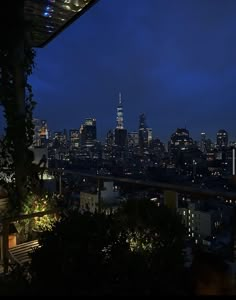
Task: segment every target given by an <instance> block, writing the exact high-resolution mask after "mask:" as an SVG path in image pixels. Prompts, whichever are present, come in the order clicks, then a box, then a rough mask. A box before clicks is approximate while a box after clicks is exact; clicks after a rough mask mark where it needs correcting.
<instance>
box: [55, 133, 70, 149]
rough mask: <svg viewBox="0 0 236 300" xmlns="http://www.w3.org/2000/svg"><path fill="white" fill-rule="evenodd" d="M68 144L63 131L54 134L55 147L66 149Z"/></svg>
mask: <svg viewBox="0 0 236 300" xmlns="http://www.w3.org/2000/svg"><path fill="white" fill-rule="evenodd" d="M66 144H67V139H66V135H65V133H64V132H62V131H55V132H54V134H53V147H54V148H60V147H65V146H66Z"/></svg>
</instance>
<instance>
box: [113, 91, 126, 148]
mask: <svg viewBox="0 0 236 300" xmlns="http://www.w3.org/2000/svg"><path fill="white" fill-rule="evenodd" d="M115 145H116V146H119V147H121V148H124V147H126V146H127V130H126V129H124V114H123V106H122V101H121V93H120V94H119V104H118V106H117V117H116V129H115Z"/></svg>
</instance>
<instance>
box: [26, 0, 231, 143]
mask: <svg viewBox="0 0 236 300" xmlns="http://www.w3.org/2000/svg"><path fill="white" fill-rule="evenodd" d="M36 62H37V66H36V69H35V71H34V75H33V76H32V78H31V83H32V84H33V88H34V94H35V99H36V101H37V102H38V105H37V108H36V110H35V117H39V118H42V119H47V120H48V124H49V127H50V129H52V130H60V129H63V128H67V129H69V128H79V127H80V124H81V123H82V122H83V120H84V118H86V117H96V118H97V126H98V135H99V136H105V134H106V132H107V131H108V129H110V128H114V127H115V120H116V105H117V103H118V93H119V91H121V92H122V97H123V104H124V117H125V126H126V128H127V129H128V130H130V131H131V130H136V129H137V126H138V116H139V114H140V113H142V112H144V113H146V116H147V123H148V125H149V126H150V127H152V128H153V131H154V135H155V136H158V137H160V138H161V139H162V140H163V141H167V139H169V137H170V135H171V133H172V132H174V130H175V129H176V128H177V127H184V126H185V124H186V125H187V128H188V129H189V131H190V134H191V136H192V137H193V138H196V139H197V138H199V136H200V132H201V131H205V132H206V133H207V135H208V136H210V137H212V138H215V134H216V131H217V130H218V129H220V128H225V129H226V130H228V131H229V133H230V138H231V139H233V140H236V118H235V113H236V111H235V100H236V0H145V1H144V0H129V1H127V0H126V1H125V0H123V1H122V0H112V1H111V0H100V2H98V4H96V5H95V6H94V7H93V8H92V9H91V10H90V11H88V12H87V13H86V14H84V15H83V16H82V17H81V18H80V19H79V20H77V21H76V22H75V23H74V24H72V25H71V26H70V27H69V28H68V29H66V30H65V31H64V32H63V33H62V34H61V35H60V36H58V37H57V38H56V39H55V40H53V41H52V42H51V43H50V44H49V45H47V46H46V47H45V48H43V49H38V50H37V60H36Z"/></svg>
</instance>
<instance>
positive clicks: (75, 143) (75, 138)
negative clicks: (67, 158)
mask: <svg viewBox="0 0 236 300" xmlns="http://www.w3.org/2000/svg"><path fill="white" fill-rule="evenodd" d="M79 142H80V132H79V129H71V130H70V146H71V148H72V149H73V148H78V147H79Z"/></svg>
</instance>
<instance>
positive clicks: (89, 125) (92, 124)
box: [80, 118, 97, 147]
mask: <svg viewBox="0 0 236 300" xmlns="http://www.w3.org/2000/svg"><path fill="white" fill-rule="evenodd" d="M80 138H81V145H82V146H88V147H89V146H94V145H95V142H96V139H97V126H96V119H94V118H87V119H86V120H85V122H84V124H83V125H81V128H80Z"/></svg>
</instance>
